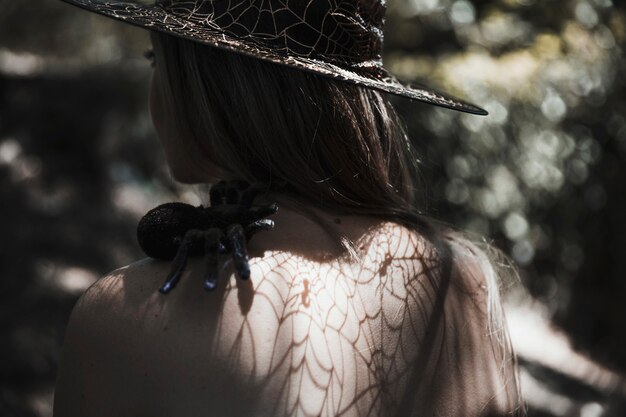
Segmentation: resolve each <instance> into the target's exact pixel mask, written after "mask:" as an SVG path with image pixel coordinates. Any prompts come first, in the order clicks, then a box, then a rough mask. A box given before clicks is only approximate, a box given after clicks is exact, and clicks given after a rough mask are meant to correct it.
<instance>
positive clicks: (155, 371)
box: [54, 57, 518, 417]
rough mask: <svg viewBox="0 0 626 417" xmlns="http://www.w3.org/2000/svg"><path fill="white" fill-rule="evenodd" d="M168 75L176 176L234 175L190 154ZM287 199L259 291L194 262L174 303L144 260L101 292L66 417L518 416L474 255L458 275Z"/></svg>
mask: <svg viewBox="0 0 626 417" xmlns="http://www.w3.org/2000/svg"><path fill="white" fill-rule="evenodd" d="M159 72H160V63H159V59H158V57H157V60H156V69H155V73H154V78H153V88H152V94H151V111H152V116H153V120H154V124H155V127H156V130H157V132H158V134H159V138H160V140H161V144H162V146H163V149H164V150H165V154H166V156H167V160H168V164H169V165H170V169H171V171H172V175H173V176H174V178H176V179H178V180H179V181H182V182H213V181H214V178H216V177H219V178H224V177H225V176H227V175H225V174H224V173H222V172H220V171H219V169H217V168H216V167H215V166H214V165H212V164H211V163H210V161H208V160H207V159H206V157H204V156H203V155H202V153H201V152H198V150H195V149H188V148H185V147H183V146H181V144H182V143H189V142H190V141H180V140H179V139H180V135H181V134H182V132H177V131H176V130H175V128H174V124H173V122H172V120H171V119H170V115H171V114H172V113H173V112H171V111H170V110H169V109H168V108H167V104H166V102H165V100H164V98H163V97H162V96H161V94H160V89H159V88H158V86H159V83H160V76H159ZM203 158H204V159H203ZM277 197H279V196H277ZM270 200H271V199H270ZM278 202H279V206H280V210H279V212H278V213H277V214H276V215H275V216H273V219H274V220H275V221H276V228H275V229H274V230H272V231H268V232H263V233H261V234H259V235H257V236H255V237H254V238H253V239H252V241H251V242H250V243H249V246H248V249H249V254H250V258H251V260H250V261H251V262H250V263H251V278H250V279H249V280H247V281H242V280H240V279H239V278H237V277H236V276H235V274H234V272H233V268H232V265H231V263H229V262H226V263H225V264H224V267H223V269H222V271H221V277H220V285H219V286H218V288H217V289H216V290H215V291H214V292H212V293H207V292H205V291H204V290H203V289H202V274H203V272H204V271H205V266H204V265H203V263H202V261H201V259H191V260H190V263H189V265H188V267H187V270H186V272H185V274H184V275H183V277H182V280H181V282H180V283H179V284H178V286H177V287H176V289H175V290H174V291H172V293H170V294H169V295H167V296H165V295H163V294H160V293H159V292H158V291H157V289H158V288H159V286H160V285H161V284H162V283H163V280H164V279H165V277H166V275H167V273H168V271H169V268H170V264H169V263H168V262H159V261H155V260H143V261H140V262H137V263H134V264H132V265H129V266H127V267H125V268H121V269H119V270H117V271H114V272H112V273H110V274H109V275H107V276H106V277H104V278H103V279H101V280H99V281H98V282H97V283H96V284H95V285H93V286H92V287H91V288H90V289H89V290H88V291H87V292H86V294H85V295H83V297H82V298H81V299H80V301H79V302H78V304H77V306H76V308H75V309H74V312H73V313H72V317H71V320H70V323H69V325H68V329H67V333H66V337H65V345H64V350H63V356H62V360H61V367H60V370H59V376H58V382H57V389H56V395H55V404H54V414H55V416H57V417H74V416H76V417H96V416H103V417H105V416H106V417H110V416H119V417H126V416H128V417H130V416H133V417H141V416H146V417H147V416H150V417H158V416H184V417H196V416H198V417H199V416H219V417H226V416H259V417H261V416H268V417H269V416H272V417H278V416H281V417H283V416H346V417H356V416H359V417H361V416H381V417H386V416H458V417H461V416H463V417H472V416H482V415H511V413H512V412H513V411H514V410H516V407H517V404H518V402H517V397H516V394H517V392H516V383H515V370H514V363H513V362H512V359H511V357H510V356H509V355H508V353H507V352H508V351H507V346H506V338H503V339H498V338H497V337H495V335H494V336H492V335H490V334H489V332H490V330H489V320H488V317H487V290H486V288H487V283H486V280H485V276H484V272H483V269H482V267H481V264H480V261H479V259H480V254H479V253H477V252H476V251H475V250H474V249H472V248H471V247H470V245H468V244H465V243H463V242H462V240H459V239H453V238H447V239H446V240H447V241H448V243H449V244H450V246H451V247H452V248H453V255H454V256H453V257H452V258H453V259H448V261H450V262H451V264H452V267H451V268H450V269H447V268H445V267H444V266H445V265H446V263H445V261H442V259H441V258H440V256H439V255H438V251H436V250H435V249H434V247H433V245H432V243H431V242H429V241H428V240H426V239H424V238H423V237H422V236H421V235H420V234H419V233H418V232H416V231H411V230H408V229H407V228H404V227H402V226H399V225H397V224H394V223H389V222H383V221H381V220H380V219H375V218H363V217H349V216H344V217H337V216H334V215H332V214H330V213H324V212H322V211H319V210H312V213H313V214H315V216H317V218H318V219H321V222H320V221H313V220H311V217H310V216H304V215H303V214H301V213H299V212H297V211H294V210H292V209H290V208H289V207H290V206H289V204H283V201H281V200H280V198H279V201H278ZM323 224H326V227H322V225H323ZM329 232H330V233H329ZM338 236H339V237H341V238H343V239H345V240H346V241H349V242H352V245H351V247H352V249H351V250H346V249H345V248H343V247H342V246H341V245H339V244H338V239H337V237H338ZM225 260H226V261H227V259H225ZM442 271H445V272H446V273H443V272H442Z"/></svg>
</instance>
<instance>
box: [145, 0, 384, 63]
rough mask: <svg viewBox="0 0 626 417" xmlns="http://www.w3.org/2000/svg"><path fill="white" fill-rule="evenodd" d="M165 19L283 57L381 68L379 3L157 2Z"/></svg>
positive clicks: (381, 13) (319, 0)
mask: <svg viewBox="0 0 626 417" xmlns="http://www.w3.org/2000/svg"><path fill="white" fill-rule="evenodd" d="M157 4H158V5H160V6H161V7H163V8H164V9H165V10H167V11H168V12H169V13H171V14H173V15H175V16H177V17H180V18H182V19H185V20H187V21H191V22H193V23H195V24H199V25H203V26H207V27H211V28H215V29H217V30H220V31H223V32H224V33H225V34H226V35H230V36H232V37H235V38H237V39H242V40H245V41H248V42H251V43H253V44H257V45H259V46H261V47H264V48H271V49H272V50H274V51H276V52H278V53H280V54H283V55H285V56H299V57H306V58H313V59H320V60H322V61H328V62H332V63H336V64H340V65H344V66H345V65H348V66H350V67H360V68H362V69H364V70H367V69H369V70H372V69H375V68H376V67H380V68H382V61H381V60H382V58H381V56H382V43H383V31H382V29H383V23H384V16H385V3H384V1H383V0H157Z"/></svg>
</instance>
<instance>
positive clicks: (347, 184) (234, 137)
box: [153, 34, 420, 218]
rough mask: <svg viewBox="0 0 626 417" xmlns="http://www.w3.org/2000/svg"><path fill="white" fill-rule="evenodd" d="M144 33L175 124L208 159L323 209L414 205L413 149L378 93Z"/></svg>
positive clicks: (398, 209) (374, 210)
mask: <svg viewBox="0 0 626 417" xmlns="http://www.w3.org/2000/svg"><path fill="white" fill-rule="evenodd" d="M153 39H154V46H155V49H156V52H157V53H156V56H157V59H164V62H163V64H164V65H162V66H161V68H162V69H164V72H165V74H162V76H163V77H164V79H165V81H166V82H164V83H162V84H164V85H165V86H169V88H166V90H167V91H163V94H164V95H165V97H166V98H169V100H171V101H172V102H173V103H176V106H174V109H175V111H176V114H175V120H176V121H178V129H181V130H182V131H184V132H185V133H186V134H187V135H188V136H189V137H190V138H191V140H192V141H193V145H194V147H195V148H196V149H198V150H199V151H200V152H204V153H205V154H206V156H207V157H209V158H210V156H211V155H219V160H215V161H212V162H213V163H214V164H216V165H218V166H219V167H220V168H222V169H224V170H226V171H228V172H230V173H232V174H233V176H234V177H236V178H241V179H244V180H248V181H275V180H281V181H283V182H286V187H285V191H286V192H287V193H288V194H291V195H293V196H296V197H298V198H299V199H301V200H305V201H306V202H307V203H309V204H312V205H314V206H316V207H319V208H323V209H325V210H330V211H336V212H349V213H352V214H375V215H378V216H384V217H392V218H397V217H398V216H399V215H401V213H404V214H405V215H408V214H410V213H416V212H417V203H418V201H419V200H420V199H418V198H416V192H417V190H418V187H416V183H415V181H416V178H417V158H416V157H415V155H414V153H413V151H412V148H411V146H410V143H409V140H408V137H407V135H406V133H405V130H404V128H403V126H402V124H401V122H400V120H399V117H398V115H397V113H396V111H395V110H394V108H393V107H392V105H391V103H390V102H389V98H388V97H387V96H385V95H384V94H383V93H380V92H378V91H374V90H370V89H366V88H362V87H359V86H356V85H350V84H346V83H338V82H334V81H329V80H327V79H324V78H322V77H319V76H316V75H313V74H309V73H306V72H303V71H299V70H294V69H292V68H288V67H284V66H279V65H276V64H268V63H265V62H263V61H261V60H258V59H254V58H250V57H247V56H244V55H241V54H233V53H230V52H225V51H222V50H219V49H216V48H209V47H206V46H203V45H200V44H198V43H194V42H189V41H184V40H180V39H177V38H174V37H171V36H167V35H161V34H154V35H153ZM173 74H175V76H172V75H173ZM190 85H191V86H194V88H190ZM198 87H200V88H198ZM199 111H200V112H201V113H199ZM401 217H404V216H401ZM411 217H412V216H411Z"/></svg>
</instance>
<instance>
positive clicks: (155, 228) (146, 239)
mask: <svg viewBox="0 0 626 417" xmlns="http://www.w3.org/2000/svg"><path fill="white" fill-rule="evenodd" d="M200 213H201V209H199V208H198V207H194V206H191V205H189V204H185V203H166V204H162V205H160V206H158V207H155V208H153V209H152V210H150V211H149V212H148V213H146V215H145V216H143V218H142V219H141V221H140V222H139V225H138V226H137V240H138V242H139V246H140V247H141V249H142V250H143V252H144V253H145V254H146V255H148V256H149V257H151V258H155V259H163V260H171V259H174V256H176V252H177V251H178V246H179V244H180V240H181V239H182V238H183V236H184V235H185V232H187V230H190V229H204V228H206V226H207V225H206V222H205V221H203V220H205V219H203V217H204V216H202V215H200ZM202 252H203V247H202V242H197V243H196V244H192V245H191V246H190V248H189V254H190V255H192V256H197V255H201V254H202Z"/></svg>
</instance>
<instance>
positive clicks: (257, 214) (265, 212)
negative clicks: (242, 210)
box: [248, 203, 278, 219]
mask: <svg viewBox="0 0 626 417" xmlns="http://www.w3.org/2000/svg"><path fill="white" fill-rule="evenodd" d="M277 211H278V204H276V203H272V204H268V205H266V206H258V207H250V209H249V210H248V212H249V213H250V216H251V217H253V218H257V219H259V218H263V217H267V216H270V215H272V214H274V213H276V212H277Z"/></svg>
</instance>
